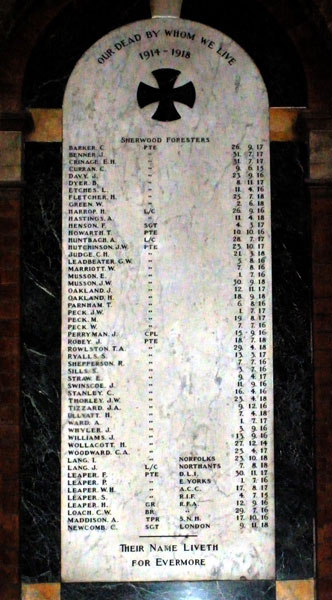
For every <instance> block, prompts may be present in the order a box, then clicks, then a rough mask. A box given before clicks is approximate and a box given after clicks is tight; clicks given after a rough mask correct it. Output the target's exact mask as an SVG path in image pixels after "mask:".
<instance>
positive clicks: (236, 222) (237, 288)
mask: <svg viewBox="0 0 332 600" xmlns="http://www.w3.org/2000/svg"><path fill="white" fill-rule="evenodd" d="M232 161H233V172H232V179H233V181H234V182H235V185H234V189H233V202H232V207H233V244H232V248H233V258H234V264H235V268H234V274H235V278H234V282H233V287H234V305H235V307H236V308H235V316H234V319H235V336H234V358H235V365H236V370H237V379H236V382H235V394H234V403H235V406H236V408H237V417H238V430H237V432H235V440H234V443H235V447H234V464H235V481H236V505H235V507H234V510H235V518H236V521H237V523H238V524H239V528H240V529H243V528H244V527H245V506H246V490H245V470H244V468H245V450H244V447H245V436H244V385H243V274H242V268H243V261H242V258H243V225H242V216H243V215H242V211H243V196H242V191H243V189H242V186H243V182H242V172H241V167H242V153H241V148H240V145H239V144H233V145H232Z"/></svg>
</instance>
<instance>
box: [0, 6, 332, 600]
mask: <svg viewBox="0 0 332 600" xmlns="http://www.w3.org/2000/svg"><path fill="white" fill-rule="evenodd" d="M70 1H71V0H53V2H52V3H49V2H47V0H35V1H34V2H32V3H31V4H30V7H29V10H28V11H27V12H26V14H24V15H23V16H22V18H21V20H19V21H18V23H17V25H16V27H15V29H14V31H13V33H12V35H11V36H10V38H9V40H8V42H7V44H6V45H5V46H4V47H3V48H2V50H1V51H0V111H2V113H0V144H2V143H3V140H5V141H6V142H7V141H8V140H9V141H10V142H11V143H10V144H9V146H8V145H7V150H8V153H9V162H8V161H7V163H6V164H4V163H3V162H2V161H0V231H1V239H0V249H1V252H0V331H1V333H2V346H1V350H0V354H1V367H0V394H1V403H0V454H1V462H0V484H1V490H0V502H1V504H0V527H1V536H0V545H1V549H0V553H1V554H2V557H1V559H0V597H1V598H3V599H4V600H18V598H20V596H21V583H20V576H19V564H18V555H19V535H18V531H19V529H18V527H19V517H18V515H19V457H18V448H19V351H20V345H19V314H20V297H19V252H20V190H21V187H22V185H23V182H22V178H21V171H20V168H21V164H20V163H21V150H20V143H21V135H20V133H22V139H23V137H24V135H25V132H27V131H29V118H28V117H27V115H26V114H24V113H22V112H20V111H21V89H22V83H23V78H24V73H25V68H26V64H27V60H28V57H29V55H30V53H31V51H32V49H33V47H34V45H35V43H36V41H37V39H38V37H39V34H40V32H42V31H43V30H44V29H45V28H46V27H47V25H48V24H49V23H50V22H51V20H52V19H53V18H54V17H55V16H56V15H57V14H58V13H59V11H60V10H61V9H62V8H63V7H64V6H66V5H67V4H69V2H70ZM260 2H261V4H262V6H263V7H264V8H265V9H266V10H267V11H269V12H270V13H271V14H272V15H273V17H274V18H275V20H276V21H277V22H279V24H280V25H281V26H282V27H283V29H284V30H285V31H286V32H287V33H288V35H289V37H290V38H291V40H292V41H293V43H294V45H295V47H296V49H297V52H298V54H299V56H300V58H301V60H302V64H303V67H304V71H305V74H306V77H307V84H308V106H309V110H308V111H301V114H300V115H299V116H298V119H297V125H301V130H302V131H303V127H302V125H303V123H305V125H306V127H305V129H306V132H307V133H306V134H303V135H305V136H306V137H307V136H308V139H309V145H310V153H311V157H310V179H309V180H308V186H309V191H310V196H311V210H312V257H313V312H314V320H313V350H314V369H315V377H314V392H315V439H316V488H317V592H318V599H319V600H330V599H331V598H332V509H331V506H332V501H331V498H332V433H330V431H331V432H332V412H331V391H332V370H331V365H332V244H331V231H332V114H331V97H332V72H331V63H330V57H329V56H328V55H327V52H326V48H325V47H324V43H323V40H322V38H321V34H320V32H319V31H318V30H317V29H316V28H315V24H314V22H313V21H312V20H310V18H309V17H308V16H306V15H305V14H304V11H302V10H300V9H299V8H298V7H296V4H297V3H295V2H291V1H290V0H260ZM30 129H31V123H30ZM13 132H16V135H13ZM4 133H5V134H6V133H9V136H3V134H4ZM1 167H2V169H1ZM1 171H2V172H3V174H1ZM52 585H53V584H52ZM54 585H55V586H56V589H57V591H56V593H58V586H57V584H54ZM46 587H47V586H46ZM54 589H55V588H54ZM281 594H282V592H281ZM43 597H49V598H51V597H54V598H55V596H52V595H50V596H43ZM282 597H283V596H282V595H280V598H282ZM284 597H286V596H284ZM294 597H296V596H294ZM298 597H299V598H300V597H301V598H302V596H298Z"/></svg>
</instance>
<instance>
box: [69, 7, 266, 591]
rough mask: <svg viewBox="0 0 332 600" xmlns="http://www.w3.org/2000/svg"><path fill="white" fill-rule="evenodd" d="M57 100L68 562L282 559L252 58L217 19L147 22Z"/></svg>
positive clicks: (258, 571) (190, 565)
mask: <svg viewBox="0 0 332 600" xmlns="http://www.w3.org/2000/svg"><path fill="white" fill-rule="evenodd" d="M167 32H168V33H167ZM166 69H168V70H170V69H173V70H174V71H173V72H171V71H166ZM151 88H154V90H151ZM152 100H154V102H153V103H152ZM149 101H151V103H148V102H149ZM63 109H64V146H63V155H64V165H63V197H64V205H63V238H64V246H63V325H62V332H63V337H62V382H63V391H62V403H63V407H62V415H63V421H62V423H63V435H62V570H63V571H62V576H63V579H64V581H158V580H204V579H214V580H215V579H216V580H218V579H239V578H241V577H243V578H247V579H268V578H273V577H274V561H275V558H274V491H273V423H272V416H273V391H272V380H273V379H272V323H271V321H272V317H271V315H272V311H271V251H270V183H269V146H268V142H269V138H268V136H269V126H268V100H267V94H266V90H265V87H264V84H263V82H262V79H261V76H260V74H259V72H258V71H257V69H256V67H255V65H254V64H253V63H252V61H251V60H250V58H249V57H248V56H247V55H246V53H245V52H244V51H243V50H242V49H241V48H240V47H239V46H237V44H235V43H234V42H233V41H231V40H230V39H229V38H227V37H226V36H224V35H223V34H221V33H220V32H217V31H215V30H213V29H211V28H208V27H205V26H203V25H200V24H197V23H193V22H190V21H183V20H180V19H179V20H176V22H175V21H174V19H168V18H160V19H154V20H153V21H152V20H148V21H141V22H138V23H134V24H132V25H128V26H126V27H124V28H121V29H119V30H116V31H113V32H112V33H111V34H109V35H107V36H106V37H104V38H103V39H102V40H100V41H99V42H98V43H97V44H95V45H94V46H93V47H92V48H91V49H90V50H89V51H88V52H86V53H85V55H84V56H83V57H82V59H81V60H80V61H79V63H78V65H77V67H76V68H75V70H74V72H73V74H72V76H71V78H70V81H69V83H68V86H67V90H66V95H65V101H64V107H63ZM175 117H177V118H175ZM170 118H174V120H160V119H170Z"/></svg>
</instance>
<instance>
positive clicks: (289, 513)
mask: <svg viewBox="0 0 332 600" xmlns="http://www.w3.org/2000/svg"><path fill="white" fill-rule="evenodd" d="M271 146H272V152H271V177H272V272H273V337H274V343H273V346H274V356H273V362H274V401H275V469H276V473H275V489H276V557H277V576H278V578H279V579H302V578H309V577H313V574H314V573H313V569H314V562H313V539H314V529H313V528H314V523H313V518H314V489H313V485H314V473H313V435H312V428H313V407H312V353H311V239H310V205H309V198H308V196H307V193H306V189H305V185H304V174H305V172H306V163H307V160H306V147H305V146H304V145H301V144H293V143H286V144H284V143H283V144H280V143H274V144H272V145H271Z"/></svg>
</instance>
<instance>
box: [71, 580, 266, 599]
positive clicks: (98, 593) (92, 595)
mask: <svg viewBox="0 0 332 600" xmlns="http://www.w3.org/2000/svg"><path fill="white" fill-rule="evenodd" d="M61 598H62V600H275V584H274V582H273V583H272V582H271V581H218V582H215V581H210V582H198V583H194V582H179V583H136V584H113V585H111V584H62V586H61Z"/></svg>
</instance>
